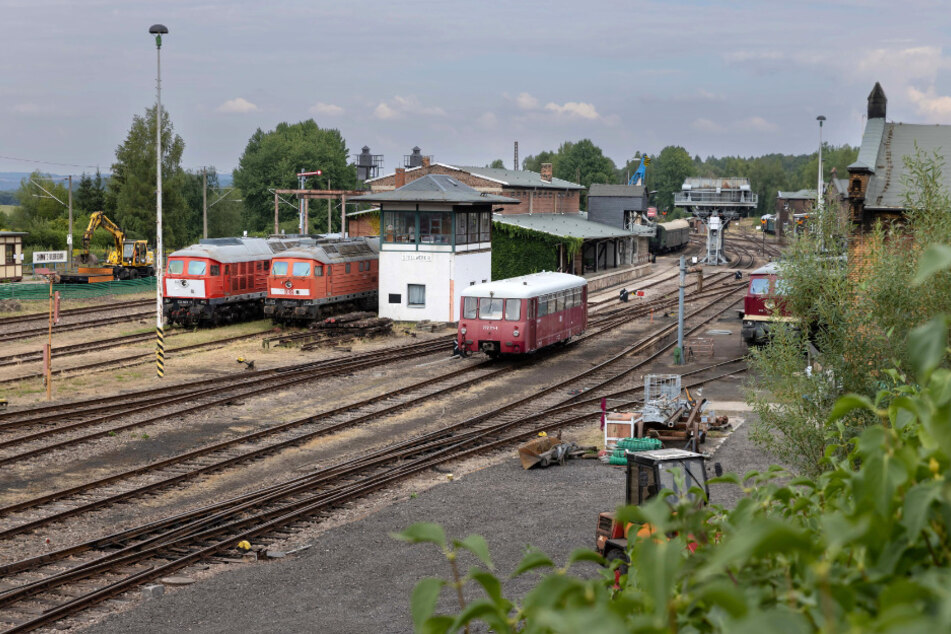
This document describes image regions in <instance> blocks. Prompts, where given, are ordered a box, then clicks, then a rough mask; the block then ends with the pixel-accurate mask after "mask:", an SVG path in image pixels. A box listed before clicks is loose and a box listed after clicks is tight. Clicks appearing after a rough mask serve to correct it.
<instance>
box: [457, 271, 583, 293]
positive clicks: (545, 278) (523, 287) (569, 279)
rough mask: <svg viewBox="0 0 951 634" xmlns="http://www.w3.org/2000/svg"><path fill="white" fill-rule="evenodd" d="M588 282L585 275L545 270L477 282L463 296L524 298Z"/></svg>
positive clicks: (576, 286)
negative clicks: (579, 275)
mask: <svg viewBox="0 0 951 634" xmlns="http://www.w3.org/2000/svg"><path fill="white" fill-rule="evenodd" d="M587 283H588V280H586V279H584V278H583V277H578V276H577V275H570V274H568V273H555V272H553V271H543V272H541V273H532V274H531V275H522V276H520V277H511V278H509V279H507V280H497V281H494V282H486V283H484V284H475V285H474V286H470V287H468V288H466V289H464V290H463V291H462V293H461V294H462V296H463V297H499V298H511V299H523V298H526V297H538V296H539V295H547V294H548V293H557V292H558V291H564V290H568V289H570V288H581V287H582V286H585V285H587Z"/></svg>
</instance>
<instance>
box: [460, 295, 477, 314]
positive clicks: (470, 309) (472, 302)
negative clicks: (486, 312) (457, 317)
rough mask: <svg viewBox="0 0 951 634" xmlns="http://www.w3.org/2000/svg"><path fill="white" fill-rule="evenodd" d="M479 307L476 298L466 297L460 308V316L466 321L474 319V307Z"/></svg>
mask: <svg viewBox="0 0 951 634" xmlns="http://www.w3.org/2000/svg"><path fill="white" fill-rule="evenodd" d="M478 305H479V299H478V298H476V297H466V298H465V303H464V304H463V306H462V316H463V317H464V318H466V319H475V318H476V306H478Z"/></svg>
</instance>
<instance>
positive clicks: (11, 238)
mask: <svg viewBox="0 0 951 634" xmlns="http://www.w3.org/2000/svg"><path fill="white" fill-rule="evenodd" d="M25 235H27V234H26V233H23V232H20V231H0V282H19V281H20V280H21V279H23V236H25Z"/></svg>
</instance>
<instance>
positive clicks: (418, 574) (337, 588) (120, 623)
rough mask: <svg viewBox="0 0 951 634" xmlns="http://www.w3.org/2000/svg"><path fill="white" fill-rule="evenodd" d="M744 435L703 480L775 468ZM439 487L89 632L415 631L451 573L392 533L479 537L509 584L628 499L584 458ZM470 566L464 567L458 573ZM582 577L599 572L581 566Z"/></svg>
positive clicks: (502, 470)
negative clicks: (531, 549)
mask: <svg viewBox="0 0 951 634" xmlns="http://www.w3.org/2000/svg"><path fill="white" fill-rule="evenodd" d="M746 416H747V417H748V416H749V414H748V413H746ZM748 431H749V425H748V424H744V425H742V426H741V427H740V428H739V429H738V430H737V431H736V432H734V433H733V434H732V435H731V436H730V437H729V438H728V439H727V440H726V441H725V442H724V444H723V445H722V446H721V447H720V448H719V450H718V451H717V453H716V455H715V457H714V460H713V461H710V463H709V465H708V466H709V467H710V471H712V465H713V462H714V461H716V462H720V463H721V464H722V465H723V468H724V470H726V471H736V472H739V473H745V472H746V471H749V470H753V469H764V468H766V467H767V466H769V465H770V464H772V463H774V462H775V461H771V460H769V459H768V458H767V457H764V456H763V455H762V454H761V453H760V452H759V451H758V450H756V449H755V448H754V447H753V446H752V445H751V443H750V441H749V436H748ZM512 453H514V452H512ZM446 480H447V481H446V482H445V483H444V484H439V485H437V486H434V487H432V488H429V489H427V490H423V491H420V492H419V493H418V494H416V496H415V497H412V496H410V495H404V496H403V497H402V499H399V500H397V501H396V502H395V503H393V504H391V505H389V506H386V507H385V508H383V509H382V510H380V511H378V512H375V513H373V514H371V515H369V516H366V517H363V518H362V519H359V520H357V521H354V522H352V523H349V524H345V525H343V526H338V527H336V528H333V529H331V530H329V531H326V532H324V533H322V534H320V535H319V536H318V537H317V538H316V539H315V540H313V543H312V546H311V548H309V549H307V550H304V551H301V552H299V553H296V554H293V555H290V556H288V557H285V558H283V559H280V560H275V561H270V562H265V561H260V562H257V563H254V564H249V565H236V566H235V567H234V568H233V569H231V570H228V571H226V572H225V573H223V574H218V575H215V576H213V577H211V578H209V579H205V580H202V581H200V582H199V583H196V584H194V585H192V586H189V587H187V588H182V589H172V588H168V589H167V591H166V593H165V594H164V596H161V597H159V598H157V599H153V600H149V601H144V602H142V603H141V604H140V605H139V606H137V607H136V608H134V609H131V610H128V611H126V612H124V613H121V614H116V615H113V616H110V617H107V618H106V619H105V620H103V621H102V622H100V623H98V624H96V625H93V626H92V627H90V628H87V629H86V630H85V631H86V632H90V633H96V634H120V633H146V632H148V633H153V632H200V633H204V634H211V633H217V632H221V633H224V632H335V633H336V632H354V633H357V632H411V631H412V621H411V617H410V612H409V597H410V592H411V591H412V588H413V586H414V585H415V583H416V582H417V581H418V580H419V579H422V578H423V577H427V576H438V577H447V576H448V575H449V567H448V564H447V563H446V561H445V559H444V558H443V557H442V555H440V554H439V553H438V552H437V550H436V549H435V547H432V546H429V545H409V544H404V543H402V542H398V541H395V540H393V539H392V538H391V537H389V534H390V533H391V532H393V531H396V530H400V529H402V528H405V527H406V526H409V525H410V524H412V523H413V522H421V521H426V522H439V523H441V524H442V525H443V526H444V527H445V529H446V532H447V534H448V535H449V537H450V538H463V537H465V536H466V535H469V534H471V533H479V534H481V535H483V536H485V537H486V539H487V541H488V543H489V547H490V551H491V554H492V558H493V561H494V563H495V565H496V572H497V574H499V576H500V577H507V576H508V574H509V573H510V572H511V571H512V570H513V569H514V567H515V566H516V565H517V563H518V561H519V560H520V559H521V557H522V555H523V554H524V552H525V548H526V546H527V545H528V544H531V545H532V546H535V547H537V548H540V549H541V550H543V551H545V552H547V553H548V554H549V555H550V556H551V557H552V558H553V559H554V560H555V562H556V564H563V563H564V561H565V559H566V558H567V557H568V556H569V554H570V553H571V552H572V551H573V550H575V549H577V548H590V547H592V546H593V541H594V532H595V524H596V520H597V516H598V513H600V512H602V511H605V510H610V509H613V508H615V507H616V506H617V504H618V503H619V502H620V501H622V499H623V496H624V485H623V471H622V470H621V469H620V468H611V467H607V466H605V465H603V464H600V463H598V462H596V461H589V460H579V461H574V462H570V463H568V464H567V465H566V466H564V467H551V468H549V469H546V470H531V471H523V470H522V469H521V467H520V466H519V464H518V460H517V458H515V457H514V455H510V457H509V458H504V459H503V461H502V462H501V463H499V464H496V465H494V466H490V467H486V468H484V469H482V470H480V471H476V472H473V473H469V474H466V475H463V476H461V477H460V476H456V477H455V478H454V479H453V480H452V481H451V482H450V481H448V477H447V478H446ZM739 495H740V494H739V490H738V489H737V488H736V487H733V486H730V485H719V486H716V487H715V488H714V490H713V491H712V492H711V496H712V497H713V498H714V500H716V501H718V502H720V503H724V504H733V503H735V501H736V500H737V499H738V498H739ZM472 563H474V562H473V561H465V562H463V564H462V567H463V569H466V568H467V567H468V566H469V565H471V564H472ZM579 571H581V572H582V574H597V569H596V568H595V567H594V566H591V565H588V564H584V565H582V567H581V568H580V569H579ZM532 584H533V578H532V576H531V575H527V576H526V577H522V578H519V579H517V580H514V581H508V582H507V584H506V592H507V593H508V596H518V595H521V594H524V593H525V592H526V591H527V590H528V589H529V588H530V587H531V586H532ZM445 607H446V609H452V608H453V607H454V606H452V605H450V604H447V605H446V606H445Z"/></svg>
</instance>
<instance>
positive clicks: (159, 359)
mask: <svg viewBox="0 0 951 634" xmlns="http://www.w3.org/2000/svg"><path fill="white" fill-rule="evenodd" d="M155 374H156V376H158V378H160V379H161V378H164V377H165V329H164V328H162V327H161V326H157V327H156V328H155Z"/></svg>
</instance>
